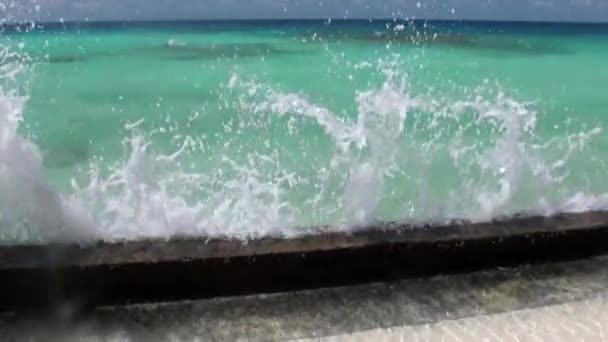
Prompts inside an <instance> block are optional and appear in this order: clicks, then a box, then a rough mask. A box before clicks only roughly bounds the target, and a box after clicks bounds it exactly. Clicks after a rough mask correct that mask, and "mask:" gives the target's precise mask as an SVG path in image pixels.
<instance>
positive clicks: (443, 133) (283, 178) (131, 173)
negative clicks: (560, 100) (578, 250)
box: [0, 40, 608, 243]
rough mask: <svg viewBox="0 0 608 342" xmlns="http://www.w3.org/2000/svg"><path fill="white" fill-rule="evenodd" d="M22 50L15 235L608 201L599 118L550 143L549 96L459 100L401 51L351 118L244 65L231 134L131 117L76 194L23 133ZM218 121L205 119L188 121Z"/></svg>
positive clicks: (255, 232) (351, 222)
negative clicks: (422, 85) (49, 171)
mask: <svg viewBox="0 0 608 342" xmlns="http://www.w3.org/2000/svg"><path fill="white" fill-rule="evenodd" d="M175 41H177V40H175ZM170 42H174V40H171V41H170ZM180 42H181V40H180ZM167 46H168V47H169V48H175V47H180V48H181V47H184V46H189V45H187V44H186V43H184V44H181V43H180V44H178V45H176V44H167ZM18 57H19V56H18V54H15V53H14V52H11V50H10V49H9V48H3V49H2V50H0V79H1V82H0V86H1V88H0V241H3V242H8V243H12V242H16V241H17V242H23V241H29V242H38V241H48V240H57V239H63V240H66V239H68V240H69V239H78V240H82V239H84V240H87V239H88V240H91V239H135V238H143V237H169V236H173V235H203V236H217V235H220V236H230V237H235V238H242V239H246V238H252V237H259V236H266V235H284V236H292V235H295V234H299V233H302V232H305V231H308V229H309V228H307V227H313V226H319V227H320V226H323V225H332V227H333V228H330V229H353V228H354V227H357V226H360V225H365V224H367V223H370V222H373V221H376V220H409V221H412V220H414V221H419V220H446V219H450V218H464V219H471V220H487V219H491V218H493V217H496V216H500V215H509V214H513V213H515V212H519V211H526V212H530V213H542V214H550V213H554V212H556V211H583V210H589V209H600V208H605V207H606V205H608V195H607V194H603V193H602V192H591V191H588V190H589V189H593V188H589V187H588V188H581V184H582V183H580V182H578V181H577V177H580V174H581V172H580V171H578V172H575V170H574V168H575V167H576V166H577V163H579V162H580V158H579V157H580V156H581V155H585V154H586V155H588V156H590V157H589V158H586V161H587V164H584V167H585V168H591V167H593V168H595V169H601V170H603V173H602V174H603V175H605V168H603V162H602V160H601V158H599V159H598V158H592V156H593V155H594V152H593V151H592V150H591V148H590V145H591V142H592V141H593V139H596V138H597V137H599V136H601V135H602V128H601V126H599V125H598V126H596V127H593V128H591V129H589V128H583V127H579V126H576V125H574V124H572V125H571V126H569V127H571V128H570V129H568V130H567V132H565V133H564V134H557V135H554V136H552V138H551V139H546V138H543V132H541V131H542V127H543V125H539V121H540V120H543V117H542V116H541V115H540V114H539V113H538V112H537V111H536V110H535V103H527V102H521V101H517V100H516V99H515V98H514V97H512V96H510V95H509V91H507V90H505V89H503V88H502V87H501V86H500V85H497V84H493V83H492V82H490V81H485V82H483V83H482V84H481V85H480V86H479V87H477V88H476V89H473V90H469V89H468V88H466V89H465V91H464V92H463V94H460V95H459V97H458V98H457V99H453V98H451V97H450V96H447V95H446V94H444V93H442V92H441V91H439V90H435V89H426V90H422V91H421V90H418V91H416V90H414V87H413V86H412V83H413V79H415V75H416V73H415V72H412V73H410V74H408V73H405V72H404V71H403V66H402V65H401V64H400V63H399V62H398V61H397V60H398V58H380V59H377V60H374V61H372V60H366V61H364V62H363V63H358V64H356V65H354V66H353V67H352V71H353V72H355V73H356V72H372V73H373V74H374V75H378V76H379V79H380V81H379V82H368V85H367V86H366V87H362V89H359V90H358V91H356V92H355V93H354V94H353V97H352V98H353V106H352V108H353V109H352V112H351V111H349V109H344V110H343V112H336V111H332V110H331V109H330V106H325V105H323V104H321V103H320V102H316V101H315V100H312V97H311V96H309V95H307V94H306V93H305V92H303V91H300V92H290V91H288V90H283V89H282V87H281V85H279V84H274V83H273V82H262V81H257V80H255V78H256V77H255V75H251V74H248V73H245V72H232V73H231V74H229V75H226V78H227V79H228V80H227V82H224V83H225V84H226V85H225V86H223V87H221V88H220V91H221V92H222V97H221V99H222V100H223V101H224V106H225V107H226V108H228V109H229V110H230V111H231V112H232V113H236V114H235V115H236V116H235V117H231V118H230V119H226V120H225V121H223V122H222V125H223V128H222V129H223V131H224V133H225V135H218V134H216V135H213V136H208V135H205V134H203V133H197V132H196V130H190V131H188V130H187V129H182V128H180V127H178V125H177V124H175V125H173V124H171V123H168V124H167V125H168V126H166V127H160V128H159V127H157V128H154V129H146V128H145V127H146V125H145V123H146V120H147V118H146V117H145V116H143V117H144V118H142V119H138V120H133V121H130V122H128V123H127V124H125V125H124V129H123V131H124V132H125V135H126V138H124V139H123V149H124V151H126V155H125V157H124V158H122V159H119V160H118V161H117V162H116V163H110V162H107V161H106V160H105V159H104V158H103V156H93V157H90V158H88V160H87V162H86V164H87V165H86V167H84V168H83V171H82V172H80V173H76V174H73V175H71V177H70V178H72V180H71V182H70V188H69V189H68V190H65V191H57V190H55V186H53V185H51V182H50V181H49V180H47V178H46V172H45V167H44V163H43V157H42V153H41V151H40V148H39V146H37V145H36V144H34V143H33V141H32V140H30V139H28V138H26V137H25V136H24V135H22V133H20V125H21V123H22V121H23V113H24V110H25V108H26V107H25V106H26V105H27V101H28V98H27V97H28V96H27V92H26V91H25V90H23V89H26V88H27V87H23V86H22V84H23V81H22V80H20V79H19V77H21V75H23V74H24V73H26V74H27V73H28V72H29V71H30V69H28V68H26V67H24V63H22V62H20V58H18ZM204 120H205V118H204V116H201V117H199V116H198V114H197V115H193V116H191V117H189V118H188V122H187V124H188V125H190V124H192V125H194V124H196V123H197V122H204ZM168 121H169V120H168ZM564 125H566V123H564ZM188 127H189V126H188ZM188 132H190V133H188ZM572 132H574V133H572ZM167 135H169V136H170V137H169V139H170V140H171V141H173V142H177V147H176V148H175V149H174V150H173V151H169V152H168V153H161V152H159V150H162V149H161V148H158V147H157V146H156V145H155V144H156V141H158V139H156V138H157V137H159V136H162V137H165V136H167ZM251 137H259V139H258V140H256V139H257V138H256V139H254V140H251V139H252V138H251ZM191 164H192V165H194V166H191ZM583 174H585V172H583ZM319 229H322V228H319ZM323 229H326V228H323Z"/></svg>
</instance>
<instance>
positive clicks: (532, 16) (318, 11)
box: [0, 0, 608, 22]
mask: <svg viewBox="0 0 608 342" xmlns="http://www.w3.org/2000/svg"><path fill="white" fill-rule="evenodd" d="M393 17H397V18H404V17H406V18H419V19H455V20H460V19H470V20H520V21H576V22H608V0H0V18H3V19H4V20H7V21H30V20H36V21H60V20H65V21H82V20H92V21H97V20H174V19H189V20H190V19H288V18H323V19H327V18H393Z"/></svg>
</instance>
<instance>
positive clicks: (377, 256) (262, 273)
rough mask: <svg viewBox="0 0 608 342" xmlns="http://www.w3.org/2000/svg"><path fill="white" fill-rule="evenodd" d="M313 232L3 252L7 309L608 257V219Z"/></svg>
mask: <svg viewBox="0 0 608 342" xmlns="http://www.w3.org/2000/svg"><path fill="white" fill-rule="evenodd" d="M311 231H316V232H317V233H314V234H313V233H309V234H304V235H301V236H298V237H292V238H284V237H283V238H282V237H266V238H259V239H252V240H249V241H242V240H235V239H229V238H221V237H216V238H208V237H187V236H182V237H175V238H172V239H169V240H167V239H149V240H139V241H114V242H95V243H88V244H77V243H53V244H47V245H6V246H0V311H6V310H20V309H24V308H25V309H32V308H38V307H49V306H51V307H52V306H57V305H59V303H61V302H64V301H79V302H82V303H86V306H97V305H115V304H128V303H141V302H159V301H172V300H181V299H194V298H210V297H217V296H233V295H244V294H254V293H272V292H279V291H293V290H299V289H310V288H320V287H329V286H341V285H351V284H359V283H364V282H370V281H384V280H390V279H401V278H406V277H424V276H432V275H437V274H445V273H455V272H468V271H472V270H477V269H484V268H490V267H498V266H513V265H521V264H526V263H535V262H552V261H561V260H571V259H577V258H586V257H591V256H595V255H600V254H605V253H608V212H607V211H592V212H584V213H562V214H555V215H552V216H539V215H536V216H523V215H519V216H512V217H505V218H500V219H495V220H492V221H489V222H479V223H473V222H467V221H451V222H449V223H446V224H400V223H395V222H392V223H391V222H388V223H378V224H374V225H370V226H367V227H362V228H359V229H356V230H354V231H349V232H345V231H337V230H331V229H329V228H325V229H317V230H311ZM321 231H326V233H319V232H321Z"/></svg>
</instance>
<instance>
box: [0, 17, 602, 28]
mask: <svg viewBox="0 0 608 342" xmlns="http://www.w3.org/2000/svg"><path fill="white" fill-rule="evenodd" d="M256 21H257V22H289V21H310V22H329V23H328V24H331V22H334V21H336V22H348V21H369V22H373V21H393V22H447V23H512V24H549V25H551V24H574V25H608V20H607V21H576V20H572V21H570V20H568V21H554V20H542V19H539V20H516V19H450V18H432V19H429V18H415V17H412V18H390V17H373V18H364V17H354V18H202V19H185V18H171V19H137V18H133V19H101V20H96V19H93V20H91V19H88V18H87V19H83V20H57V21H36V20H29V21H7V22H0V26H17V25H32V24H34V25H57V24H60V25H72V24H130V23H133V24H136V23H194V22H200V23H204V22H209V23H213V22H256Z"/></svg>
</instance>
